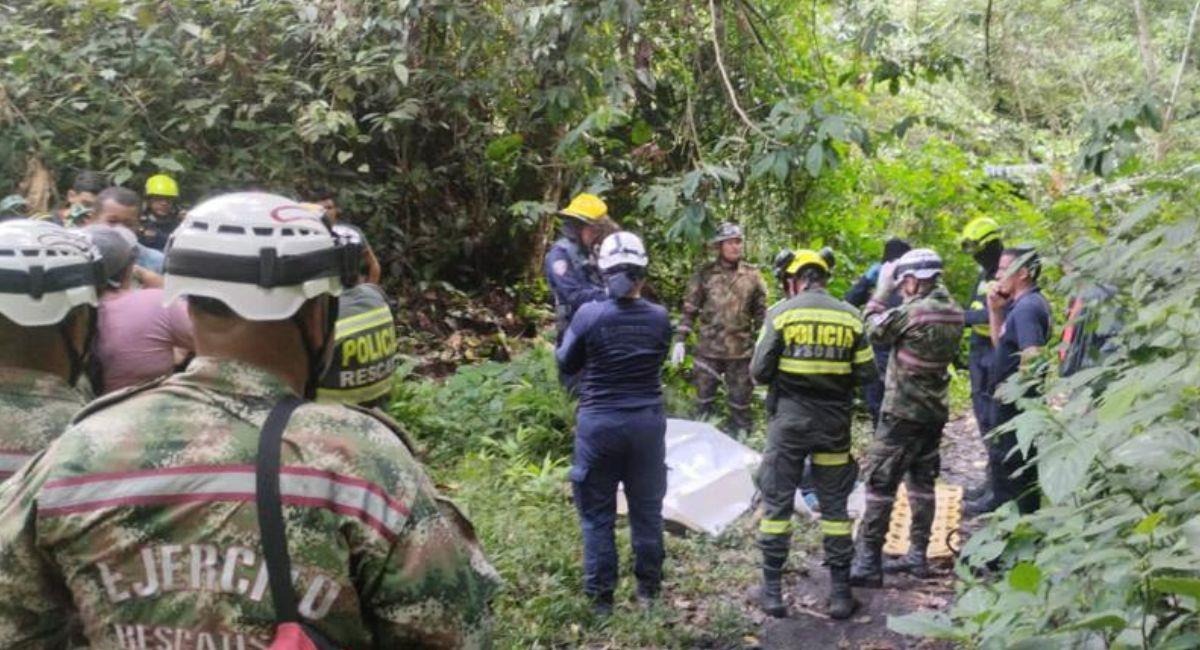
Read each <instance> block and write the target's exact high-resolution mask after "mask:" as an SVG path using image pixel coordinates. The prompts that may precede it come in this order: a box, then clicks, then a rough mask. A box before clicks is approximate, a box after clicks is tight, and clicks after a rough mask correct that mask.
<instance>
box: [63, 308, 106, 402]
mask: <svg viewBox="0 0 1200 650" xmlns="http://www.w3.org/2000/svg"><path fill="white" fill-rule="evenodd" d="M85 313H86V314H87V319H88V326H87V333H86V334H85V335H84V338H83V349H81V350H76V349H75V342H74V341H72V340H71V330H72V329H73V326H74V324H75V319H74V318H65V319H63V321H62V322H61V323H59V324H58V335H59V336H60V337H61V338H62V342H63V349H64V350H66V352H67V383H68V384H70V385H71V386H75V385H76V384H77V383H78V382H79V378H80V376H82V375H83V371H84V369H85V368H86V367H87V360H88V354H89V353H90V352H91V350H92V342H93V341H95V339H96V321H97V318H96V308H95V307H91V306H88V307H87V308H86V310H85Z"/></svg>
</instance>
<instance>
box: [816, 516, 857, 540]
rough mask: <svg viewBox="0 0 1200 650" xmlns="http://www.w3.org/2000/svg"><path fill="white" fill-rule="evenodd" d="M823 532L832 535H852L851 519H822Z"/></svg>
mask: <svg viewBox="0 0 1200 650" xmlns="http://www.w3.org/2000/svg"><path fill="white" fill-rule="evenodd" d="M821 534H822V535H828V536H830V537H849V536H850V520H849V519H822V520H821Z"/></svg>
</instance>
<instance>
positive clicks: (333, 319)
mask: <svg viewBox="0 0 1200 650" xmlns="http://www.w3.org/2000/svg"><path fill="white" fill-rule="evenodd" d="M325 304H326V305H327V307H326V309H325V331H324V333H323V336H322V337H321V341H322V343H321V345H320V346H314V345H313V344H312V343H310V342H309V340H308V336H307V334H306V331H307V328H306V327H305V326H304V321H303V320H302V319H301V318H300V312H296V314H295V315H293V316H292V318H291V321H292V323H293V324H295V325H296V329H298V330H299V331H300V343H301V344H302V345H303V346H304V354H305V356H306V357H307V358H308V376H307V377H306V378H305V381H304V399H308V400H311V399H315V398H316V397H317V386H318V385H319V384H320V383H321V377H322V376H323V375H324V374H325V371H326V370H327V369H328V368H329V361H330V358H331V356H332V353H333V351H334V346H333V335H334V332H335V331H336V329H337V319H338V299H337V298H336V297H335V296H328V298H327V299H326V303H325Z"/></svg>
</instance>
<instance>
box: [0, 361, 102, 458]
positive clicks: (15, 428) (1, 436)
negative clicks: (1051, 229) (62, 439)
mask: <svg viewBox="0 0 1200 650" xmlns="http://www.w3.org/2000/svg"><path fill="white" fill-rule="evenodd" d="M86 403H87V396H86V395H85V394H84V392H83V391H80V390H76V389H74V388H71V387H70V386H69V385H67V382H65V381H63V379H62V378H61V377H59V376H57V375H53V374H50V373H47V372H38V371H36V370H25V369H23V368H5V367H0V418H3V420H4V421H5V422H7V423H8V424H6V425H4V430H3V433H0V480H2V479H6V478H8V477H9V476H12V474H13V473H14V472H16V471H17V470H18V469H20V468H21V466H22V465H24V464H25V462H26V461H28V460H29V459H30V458H32V457H33V455H34V454H36V453H38V452H39V451H41V450H43V449H45V448H46V447H48V446H49V445H50V443H51V442H52V441H53V440H54V439H55V438H57V437H58V434H60V433H62V432H63V429H65V428H66V427H67V423H68V422H70V421H71V416H73V415H75V414H76V413H78V412H79V409H81V408H83V405H84V404H86Z"/></svg>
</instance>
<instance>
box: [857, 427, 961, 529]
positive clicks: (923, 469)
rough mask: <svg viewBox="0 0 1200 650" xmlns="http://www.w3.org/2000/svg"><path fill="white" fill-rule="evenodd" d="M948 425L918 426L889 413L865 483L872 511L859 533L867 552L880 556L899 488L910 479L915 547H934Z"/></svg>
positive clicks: (872, 452)
mask: <svg viewBox="0 0 1200 650" xmlns="http://www.w3.org/2000/svg"><path fill="white" fill-rule="evenodd" d="M945 425H946V423H945V422H913V421H911V420H904V419H901V418H897V417H895V416H893V415H888V414H887V413H884V414H883V415H882V416H881V417H880V420H879V428H878V429H876V431H875V440H874V441H873V442H872V443H871V447H870V449H868V450H867V461H866V471H865V479H864V480H865V482H866V488H867V507H866V511H865V512H864V513H863V518H862V522H861V524H860V528H859V539H860V543H861V544H862V545H863V547H864V549H865V550H867V551H870V552H877V551H878V549H881V548H883V543H884V537H885V536H886V535H887V531H888V525H889V524H890V523H891V518H892V504H893V503H894V502H895V500H896V489H897V488H898V487H900V481H902V480H905V477H906V476H907V487H908V505H909V508H910V509H911V510H912V528H911V530H910V531H909V535H910V539H911V542H912V544H913V546H914V547H915V548H920V549H924V548H925V547H926V546H928V545H929V531H930V529H931V528H932V527H933V515H934V505H935V504H934V492H933V487H934V482H935V481H936V480H937V477H938V474H940V473H941V469H942V459H941V454H940V452H939V447H940V445H941V442H942V428H943V427H944V426H945Z"/></svg>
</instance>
